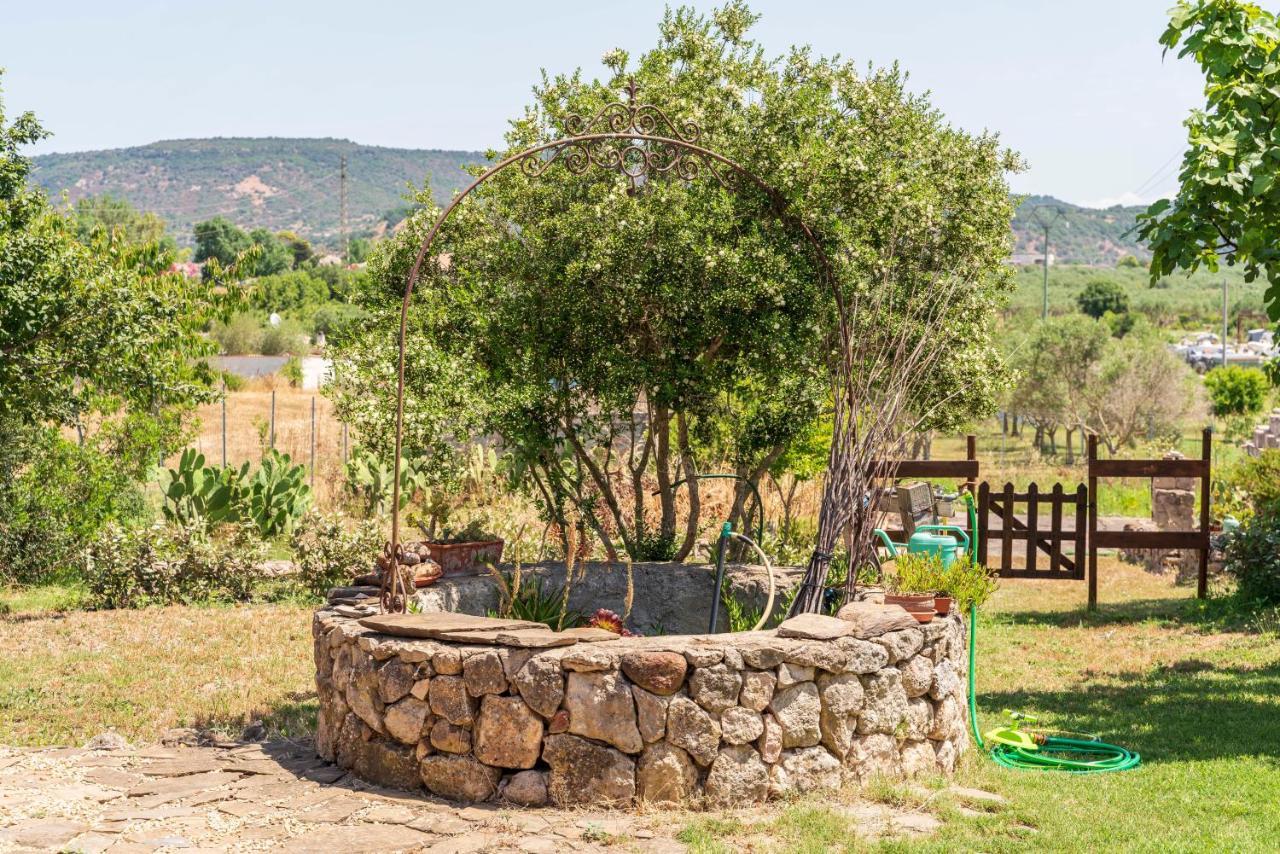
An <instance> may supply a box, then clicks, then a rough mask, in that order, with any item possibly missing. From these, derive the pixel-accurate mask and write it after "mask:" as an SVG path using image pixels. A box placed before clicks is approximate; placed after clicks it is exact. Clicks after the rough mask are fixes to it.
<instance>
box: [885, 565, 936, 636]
mask: <svg viewBox="0 0 1280 854" xmlns="http://www.w3.org/2000/svg"><path fill="white" fill-rule="evenodd" d="M892 566H893V571H892V572H888V573H885V588H884V589H885V595H884V602H885V604H886V605H901V606H902V607H903V608H905V609H906V610H907V611H908V612H910V614H911V615H912V616H913V617H915V618H916V619H917V620H919V621H920V622H922V623H927V622H929V621H930V620H932V619H933V614H934V610H935V608H936V607H937V602H936V597H937V594H938V588H939V586H941V583H942V578H943V567H942V559H941V558H940V557H938V555H936V554H923V553H920V554H912V553H909V554H900V555H898V557H897V558H896V559H895V560H894V561H893V565H892Z"/></svg>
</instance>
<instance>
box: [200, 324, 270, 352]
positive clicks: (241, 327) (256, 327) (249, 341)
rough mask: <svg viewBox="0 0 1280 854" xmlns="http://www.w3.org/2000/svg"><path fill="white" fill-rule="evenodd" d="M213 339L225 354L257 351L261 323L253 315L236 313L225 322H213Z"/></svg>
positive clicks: (260, 337) (260, 335)
mask: <svg viewBox="0 0 1280 854" xmlns="http://www.w3.org/2000/svg"><path fill="white" fill-rule="evenodd" d="M212 334H213V340H215V341H217V342H218V347H219V348H220V349H221V350H222V352H223V354H225V355H227V356H244V355H247V354H251V353H257V352H258V348H259V347H260V345H261V342H262V324H260V323H259V322H258V320H257V319H256V318H254V317H253V315H250V314H237V315H235V316H233V317H232V318H231V319H230V320H228V321H227V322H225V323H222V322H219V323H215V324H214V326H213V333H212Z"/></svg>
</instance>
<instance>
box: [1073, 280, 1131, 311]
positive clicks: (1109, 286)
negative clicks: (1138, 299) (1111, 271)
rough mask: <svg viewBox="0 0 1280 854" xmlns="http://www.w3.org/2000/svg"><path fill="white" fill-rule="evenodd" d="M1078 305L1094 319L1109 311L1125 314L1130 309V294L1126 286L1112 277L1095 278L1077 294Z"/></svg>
mask: <svg viewBox="0 0 1280 854" xmlns="http://www.w3.org/2000/svg"><path fill="white" fill-rule="evenodd" d="M1076 305H1078V306H1080V310H1081V311H1082V312H1084V313H1085V314H1087V315H1089V316H1090V317H1092V318H1093V319H1094V320H1098V319H1100V318H1102V316H1103V315H1105V314H1106V313H1107V312H1111V313H1112V314H1125V313H1127V312H1128V311H1129V296H1128V294H1126V293H1125V291H1124V288H1123V287H1121V286H1120V285H1119V284H1117V283H1116V282H1113V281H1111V280H1110V279H1094V280H1093V281H1092V282H1089V284H1087V285H1085V286H1084V290H1083V291H1081V292H1080V293H1079V294H1078V295H1077V296H1076Z"/></svg>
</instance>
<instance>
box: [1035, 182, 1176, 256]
mask: <svg viewBox="0 0 1280 854" xmlns="http://www.w3.org/2000/svg"><path fill="white" fill-rule="evenodd" d="M1037 208H1041V209H1043V210H1041V211H1040V216H1041V217H1042V218H1043V219H1044V220H1046V221H1050V220H1052V217H1053V214H1052V209H1053V208H1058V209H1059V210H1061V211H1062V216H1061V217H1059V218H1058V220H1057V221H1056V222H1055V223H1054V225H1053V228H1052V231H1051V232H1050V234H1049V251H1050V252H1052V253H1053V255H1054V256H1055V261H1056V263H1058V264H1088V265H1090V266H1095V267H1111V266H1114V265H1115V263H1116V261H1117V260H1119V259H1120V257H1121V256H1124V255H1135V256H1137V257H1138V258H1139V259H1141V260H1143V261H1145V260H1147V259H1148V258H1150V257H1151V253H1150V252H1148V251H1147V249H1146V247H1145V246H1143V245H1142V244H1141V243H1139V242H1138V240H1137V235H1136V234H1135V233H1133V231H1132V229H1133V225H1134V217H1136V216H1137V215H1138V214H1139V213H1142V211H1144V210H1146V208H1145V207H1143V206H1133V207H1120V206H1119V205H1117V206H1116V207H1112V208H1106V209H1099V208H1082V207H1079V206H1077V205H1073V204H1070V203H1069V202H1063V201H1060V200H1058V199H1055V198H1053V197H1052V196H1029V197H1027V198H1026V199H1025V200H1024V201H1023V202H1022V204H1021V205H1019V206H1018V211H1017V213H1015V214H1014V217H1013V237H1014V249H1013V251H1014V254H1015V255H1034V256H1035V258H1036V260H1039V258H1040V255H1041V253H1042V252H1043V251H1044V231H1043V230H1042V229H1041V227H1040V226H1039V225H1038V224H1037V223H1036V220H1035V216H1036V213H1037Z"/></svg>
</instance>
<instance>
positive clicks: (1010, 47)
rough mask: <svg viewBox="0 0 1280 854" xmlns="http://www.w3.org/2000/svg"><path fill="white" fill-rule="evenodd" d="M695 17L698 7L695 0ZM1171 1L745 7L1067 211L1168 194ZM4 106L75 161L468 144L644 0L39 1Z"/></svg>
mask: <svg viewBox="0 0 1280 854" xmlns="http://www.w3.org/2000/svg"><path fill="white" fill-rule="evenodd" d="M693 5H695V6H697V7H699V8H703V9H709V8H711V6H712V5H713V4H711V3H707V2H695V3H693ZM1170 5H1172V0H1109V2H1101V0H1073V2H1068V3H1064V2H1048V0H1021V2H1016V0H969V2H956V0H951V2H944V0H917V1H916V2H909V1H908V0H903V1H902V2H896V3H893V2H883V0H874V1H873V0H848V1H847V2H820V0H755V2H754V3H752V6H753V8H755V9H756V10H757V11H759V12H761V13H763V15H764V17H763V20H762V21H761V22H760V24H759V25H758V26H757V29H756V35H757V37H758V38H759V39H761V40H762V41H763V42H764V44H765V46H766V49H767V50H768V52H769V53H770V54H777V53H781V52H783V51H784V50H785V49H786V48H787V47H788V46H789V45H792V44H797V43H808V44H812V45H813V46H814V48H815V49H816V50H818V51H819V52H821V53H840V54H842V55H843V56H845V57H848V58H851V59H855V60H857V61H858V62H866V61H874V62H876V63H881V64H882V63H888V62H891V61H893V60H895V59H896V60H899V61H901V63H902V64H903V66H904V67H905V68H906V69H907V70H908V71H909V72H910V73H911V79H912V83H913V88H916V89H918V90H924V89H928V90H931V91H932V93H933V97H934V102H935V103H936V104H937V105H938V106H939V107H940V108H941V109H942V110H943V111H944V112H945V113H946V114H947V116H948V117H949V118H950V119H951V120H952V121H953V122H954V123H955V124H958V125H960V126H961V127H965V128H968V129H971V130H979V129H982V128H990V129H992V130H995V131H998V132H999V133H1000V134H1001V135H1002V136H1003V138H1004V140H1005V142H1006V143H1007V144H1009V145H1010V146H1012V147H1013V148H1015V149H1017V150H1019V151H1020V152H1022V154H1023V155H1024V156H1025V157H1026V159H1027V160H1028V161H1029V163H1030V166H1031V168H1030V170H1029V171H1028V172H1026V173H1024V174H1022V175H1019V176H1016V177H1014V178H1013V181H1012V183H1013V187H1014V189H1015V190H1017V191H1019V192H1029V193H1049V194H1052V195H1055V196H1059V197H1061V198H1064V199H1067V200H1068V201H1072V202H1076V203H1079V204H1094V205H1097V204H1107V203H1112V202H1115V201H1124V202H1134V201H1148V200H1150V199H1152V198H1155V197H1159V196H1161V195H1165V194H1167V193H1168V192H1169V191H1170V190H1171V189H1172V188H1173V186H1174V175H1175V173H1176V169H1177V165H1178V162H1177V161H1178V155H1179V154H1180V152H1181V150H1182V147H1183V144H1184V138H1185V137H1184V131H1183V129H1182V127H1181V122H1182V120H1183V119H1184V118H1185V116H1186V114H1187V111H1188V110H1189V109H1190V108H1191V107H1192V106H1193V105H1194V104H1195V103H1196V102H1197V101H1199V100H1200V97H1201V95H1200V93H1201V86H1202V84H1201V80H1200V78H1199V75H1198V73H1197V71H1196V69H1195V68H1194V67H1193V66H1192V65H1191V64H1190V63H1189V62H1187V61H1180V60H1177V59H1176V58H1175V57H1174V56H1172V55H1170V56H1168V57H1166V58H1164V59H1163V60H1162V59H1161V48H1160V46H1159V45H1158V44H1157V42H1156V40H1157V38H1158V37H1159V35H1160V32H1161V31H1162V30H1163V28H1164V23H1165V11H1166V9H1167V7H1168V6H1170ZM5 6H6V9H5V13H4V16H3V17H4V27H3V30H0V66H4V67H6V68H7V70H8V71H7V73H6V75H5V77H4V81H3V86H4V89H5V98H6V102H7V108H8V111H9V112H10V113H16V112H17V111H20V110H25V109H33V110H35V111H36V112H37V113H38V114H39V116H40V118H41V120H42V121H43V122H44V124H45V125H46V127H48V128H49V129H50V130H52V131H53V132H54V133H55V136H54V137H53V138H52V139H50V140H48V141H47V142H45V143H42V144H41V145H40V146H38V148H37V149H36V151H38V152H49V151H79V150H86V149H98V148H116V147H121V146H127V145H139V144H143V143H148V142H154V141H155V140H159V139H173V138H181V137H202V136H332V137H344V138H348V139H352V140H355V141H357V142H361V143H368V144H374V145H390V146H403V147H413V148H466V149H482V148H486V147H488V146H491V145H495V144H497V143H499V142H500V140H501V135H502V132H503V130H504V128H505V126H506V120H507V119H508V118H509V117H511V116H514V115H517V114H518V113H519V111H520V109H521V107H522V105H523V104H524V103H525V102H526V101H527V100H528V93H529V87H530V85H531V84H532V83H533V82H535V81H536V80H537V77H538V70H539V68H543V67H545V68H547V69H548V70H550V71H553V72H555V71H567V70H571V69H572V68H574V67H578V66H581V67H582V68H584V69H585V70H586V71H587V72H589V73H591V74H598V73H600V72H601V70H602V69H601V66H600V56H601V54H602V53H604V51H605V50H606V49H608V48H611V47H614V46H620V47H624V48H627V49H629V50H631V51H632V53H633V54H635V53H637V52H639V51H642V50H644V49H645V48H646V47H647V46H650V45H651V44H652V43H653V42H654V39H655V35H656V28H655V25H656V22H657V20H658V18H659V17H660V15H661V11H662V8H663V4H662V3H657V2H642V1H641V0H632V2H626V3H612V2H600V0H597V2H584V1H583V0H564V2H561V1H560V0H553V1H552V2H550V3H547V2H543V3H515V2H507V0H485V2H471V3H458V2H452V3H441V2H425V0H419V1H418V2H412V0H365V2H360V3H351V2H343V3H338V2H331V0H309V2H297V0H287V2H286V1H285V0H278V1H277V2H272V0H225V2H219V1H218V0H204V1H203V2H168V3H166V2H160V0H149V2H148V0H111V2H104V0H52V1H51V2H31V0H24V2H21V3H19V2H8V0H6V2H5Z"/></svg>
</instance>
